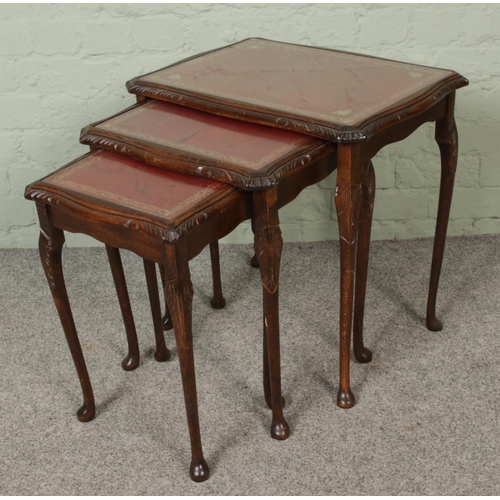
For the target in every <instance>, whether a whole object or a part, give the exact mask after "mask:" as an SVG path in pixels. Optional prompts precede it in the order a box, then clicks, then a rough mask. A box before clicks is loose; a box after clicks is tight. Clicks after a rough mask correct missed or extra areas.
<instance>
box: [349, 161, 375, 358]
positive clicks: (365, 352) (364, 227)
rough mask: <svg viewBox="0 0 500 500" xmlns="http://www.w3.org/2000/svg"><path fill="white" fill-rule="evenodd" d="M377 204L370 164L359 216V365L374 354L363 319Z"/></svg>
mask: <svg viewBox="0 0 500 500" xmlns="http://www.w3.org/2000/svg"><path fill="white" fill-rule="evenodd" d="M374 202H375V171H374V169H373V165H372V162H371V161H370V162H369V164H368V168H367V171H366V174H365V180H364V182H363V185H362V201H361V208H360V215H359V235H358V251H357V259H356V292H355V297H354V320H353V336H352V337H353V338H352V340H353V349H354V356H355V357H356V360H357V361H358V362H359V363H368V362H370V361H371V360H372V352H371V351H370V349H368V348H367V347H365V346H364V344H363V317H364V313H365V297H366V281H367V276H368V258H369V254H370V233H371V229H372V216H373V205H374Z"/></svg>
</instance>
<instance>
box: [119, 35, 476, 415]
mask: <svg viewBox="0 0 500 500" xmlns="http://www.w3.org/2000/svg"><path fill="white" fill-rule="evenodd" d="M467 84H468V81H467V79H466V78H464V77H462V76H461V75H459V74H458V73H455V72H454V71H449V70H442V69H436V68H429V67H426V66H419V65H414V64H406V63H401V62H397V61H389V60H386V59H381V58H376V57H368V56H363V55H359V54H352V53H348V52H341V51H335V50H328V49H321V48H316V47H305V46H301V45H293V44H287V43H281V42H274V41H270V40H264V39H256V38H252V39H248V40H244V41H242V42H239V43H236V44H233V45H230V46H228V47H223V48H221V49H217V50H214V51H210V52H206V53H204V54H201V55H198V56H194V57H191V58H189V59H185V60H184V61H181V62H179V63H176V64H173V65H171V66H168V67H166V68H164V69H162V70H159V71H155V72H153V73H149V74H147V75H144V76H141V77H138V78H135V79H133V80H131V81H130V82H128V83H127V87H128V89H129V91H130V92H131V93H134V94H136V95H137V96H138V97H139V98H147V97H149V98H154V99H160V100H164V101H170V102H173V103H175V104H177V105H180V106H187V107H191V108H196V109H199V110H202V111H208V112H210V113H213V114H216V115H222V116H226V117H230V118H234V119H238V120H241V121H247V122H253V123H259V124H264V125H267V126H269V127H273V128H279V129H287V130H293V131H296V132H300V133H302V134H306V135H311V136H315V137H318V138H321V139H325V140H328V141H331V142H332V143H336V144H337V148H336V158H337V168H338V174H337V185H336V192H335V205H336V208H337V214H338V221H339V235H340V252H341V304H340V386H339V392H338V396H337V403H338V405H339V406H341V407H343V408H349V407H351V406H353V405H354V404H355V399H354V395H353V394H352V391H351V389H350V376H349V354H350V343H351V330H353V339H354V353H355V356H356V359H357V360H358V361H360V362H367V361H370V360H371V357H372V355H371V352H370V351H369V350H368V349H366V348H365V347H364V346H363V343H362V329H363V309H364V307H363V304H364V296H365V290H366V276H367V264H368V252H369V243H370V227H371V219H372V213H373V203H374V191H375V173H374V169H373V166H372V163H371V159H372V158H373V157H374V156H375V154H376V153H377V152H378V151H380V150H381V149H382V148H383V147H384V146H386V145H388V144H390V143H393V142H397V141H400V140H403V139H405V138H406V137H408V136H409V135H410V134H411V133H413V132H414V131H415V130H416V129H417V128H418V127H420V126H421V125H422V124H423V123H425V122H436V134H435V138H436V141H437V143H438V145H439V149H440V152H441V172H442V173H441V189H440V194H439V208H438V214H437V224H436V234H435V241H434V251H433V258H432V265H431V279H430V286H429V296H428V303H427V321H426V322H427V327H428V328H429V329H430V330H433V331H438V330H441V329H442V323H441V322H440V321H439V320H438V319H437V317H436V296H437V289H438V282H439V275H440V271H441V264H442V258H443V252H444V245H445V239H446V231H447V226H448V217H449V210H450V205H451V197H452V192H453V184H454V178H455V170H456V164H457V154H458V136H457V130H456V126H455V120H454V107H455V91H456V90H457V89H459V88H461V87H464V86H466V85H467ZM196 173H197V174H198V175H203V174H202V172H196ZM302 179H304V178H302ZM300 181H301V180H299V181H298V182H300ZM295 188H297V187H295ZM265 193H266V194H265V195H262V196H261V198H262V201H261V202H260V206H261V207H262V209H263V210H264V211H265V210H268V209H269V207H272V205H273V203H272V201H271V200H272V197H273V195H272V194H271V193H272V190H270V191H268V192H267V191H266V192H265ZM257 206H259V205H258V204H257V201H256V208H257ZM267 213H271V212H270V211H269V210H268V212H267ZM276 217H277V215H273V216H272V218H273V220H275V221H276V220H277V219H276ZM272 225H276V222H273V223H272ZM272 225H271V226H269V227H272ZM358 234H359V238H358ZM275 241H277V240H276V238H275ZM256 243H257V240H256ZM356 259H357V273H356V269H355V267H356ZM277 263H278V264H279V261H277ZM354 286H356V299H354ZM353 308H354V313H353Z"/></svg>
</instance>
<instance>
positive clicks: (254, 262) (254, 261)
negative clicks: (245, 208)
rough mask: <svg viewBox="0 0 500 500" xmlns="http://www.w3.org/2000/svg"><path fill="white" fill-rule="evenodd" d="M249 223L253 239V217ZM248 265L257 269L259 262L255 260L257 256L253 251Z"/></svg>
mask: <svg viewBox="0 0 500 500" xmlns="http://www.w3.org/2000/svg"><path fill="white" fill-rule="evenodd" d="M250 222H251V224H252V233H253V234H254V237H255V220H254V217H252V218H251V219H250ZM250 265H251V266H252V267H255V268H257V267H259V262H258V260H257V256H256V255H255V249H254V251H253V257H252V258H251V259H250Z"/></svg>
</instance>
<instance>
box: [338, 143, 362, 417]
mask: <svg viewBox="0 0 500 500" xmlns="http://www.w3.org/2000/svg"><path fill="white" fill-rule="evenodd" d="M337 155H338V166H337V168H338V172H337V186H336V189H335V206H336V208H337V218H338V224H339V236H340V363H339V365H340V385H339V392H338V395H337V404H338V406H340V407H341V408H350V407H352V406H354V404H355V398H354V394H353V393H352V391H351V387H350V375H349V361H350V360H349V356H350V351H351V329H352V316H353V313H352V311H353V302H354V277H355V263H356V248H357V239H358V226H359V213H360V209H361V200H362V187H361V182H360V180H359V179H357V176H355V175H354V174H357V172H358V165H357V163H356V160H355V159H354V157H353V156H354V155H353V148H352V146H351V145H349V144H347V145H344V144H342V145H339V148H338V152H337Z"/></svg>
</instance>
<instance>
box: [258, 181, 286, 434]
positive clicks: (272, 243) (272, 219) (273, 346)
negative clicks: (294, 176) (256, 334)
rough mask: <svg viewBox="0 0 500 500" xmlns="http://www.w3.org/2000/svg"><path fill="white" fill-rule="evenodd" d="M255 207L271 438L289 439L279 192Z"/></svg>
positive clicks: (263, 194)
mask: <svg viewBox="0 0 500 500" xmlns="http://www.w3.org/2000/svg"><path fill="white" fill-rule="evenodd" d="M254 206H255V252H256V255H257V260H258V263H259V268H260V273H261V278H262V286H263V303H264V322H265V329H264V337H267V343H266V344H267V356H266V352H265V351H264V370H265V365H266V363H265V360H266V358H267V359H268V366H269V370H268V373H269V380H270V384H269V385H270V393H271V403H272V404H271V406H272V411H273V418H272V423H271V436H272V437H273V438H274V439H286V438H287V437H288V436H289V435H290V428H289V426H288V423H287V422H286V420H285V417H284V416H283V402H282V397H281V366H280V363H281V360H280V341H279V301H278V298H279V269H280V260H281V251H282V248H283V239H282V237H281V229H280V227H279V218H278V195H277V191H276V189H275V188H274V189H268V190H266V191H256V192H255V193H254Z"/></svg>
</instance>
